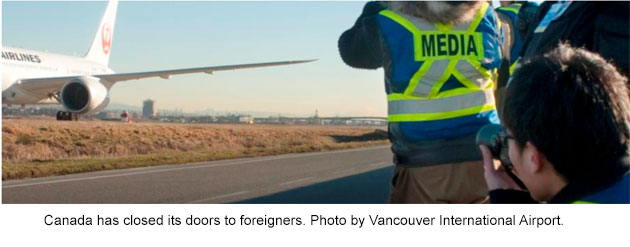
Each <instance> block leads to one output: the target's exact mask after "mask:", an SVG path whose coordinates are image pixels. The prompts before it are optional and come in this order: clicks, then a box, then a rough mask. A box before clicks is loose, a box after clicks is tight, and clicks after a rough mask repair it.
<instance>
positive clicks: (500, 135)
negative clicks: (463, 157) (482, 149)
mask: <svg viewBox="0 0 630 247" xmlns="http://www.w3.org/2000/svg"><path fill="white" fill-rule="evenodd" d="M507 140H508V134H507V132H505V130H503V127H501V125H498V124H487V125H484V126H483V127H481V129H479V132H477V137H476V142H477V146H479V145H485V146H487V147H488V148H489V149H490V152H491V153H492V157H493V158H495V159H498V160H500V161H501V164H502V165H504V166H505V168H507V169H508V170H509V169H511V168H512V162H511V161H510V157H509V154H508V143H507Z"/></svg>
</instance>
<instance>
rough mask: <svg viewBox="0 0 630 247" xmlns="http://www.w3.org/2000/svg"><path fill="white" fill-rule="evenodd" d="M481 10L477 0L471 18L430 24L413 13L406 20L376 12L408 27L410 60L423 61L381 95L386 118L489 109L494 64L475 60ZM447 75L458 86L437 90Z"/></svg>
mask: <svg viewBox="0 0 630 247" xmlns="http://www.w3.org/2000/svg"><path fill="white" fill-rule="evenodd" d="M487 10H488V4H487V3H483V5H482V7H481V8H480V9H479V11H478V12H477V14H476V16H475V18H474V19H473V20H472V21H471V22H467V23H462V24H458V25H445V24H433V23H429V22H427V21H424V20H422V19H419V18H413V20H414V21H409V20H408V19H407V18H405V17H403V16H404V14H397V13H395V12H393V11H391V10H383V11H381V12H380V13H379V14H380V15H382V16H384V17H387V18H389V19H391V20H392V21H394V22H396V23H398V24H400V25H401V26H402V27H404V28H405V29H406V30H408V31H409V32H411V34H412V36H413V43H414V59H415V61H422V62H423V63H422V65H421V66H420V68H419V69H418V70H417V71H416V72H415V73H414V74H413V76H412V77H411V79H410V80H409V82H408V86H407V87H406V89H405V90H404V92H402V93H401V92H393V91H392V92H390V93H389V94H388V95H387V100H388V120H389V121H390V122H412V121H432V120H441V119H450V118H457V117H462V116H467V115H473V114H478V113H481V112H486V111H491V110H495V108H496V107H495V100H494V95H493V88H494V85H495V83H494V78H496V68H495V69H493V70H488V69H486V68H484V67H483V66H482V65H481V61H482V60H483V59H484V44H483V41H484V40H483V36H482V33H481V32H478V31H476V30H477V27H478V26H479V24H480V22H481V21H482V19H484V18H485V16H486V15H487ZM409 19H411V18H409ZM453 77H454V78H456V80H457V81H458V82H459V83H461V84H462V85H463V87H458V88H454V89H450V90H445V91H441V88H442V86H443V85H444V84H445V83H446V81H447V80H449V79H452V78H453Z"/></svg>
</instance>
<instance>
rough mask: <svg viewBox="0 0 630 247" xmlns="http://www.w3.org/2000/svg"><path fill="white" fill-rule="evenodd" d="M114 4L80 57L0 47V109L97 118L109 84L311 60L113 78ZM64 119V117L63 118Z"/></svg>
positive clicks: (104, 15) (177, 70)
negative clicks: (42, 109)
mask: <svg viewBox="0 0 630 247" xmlns="http://www.w3.org/2000/svg"><path fill="white" fill-rule="evenodd" d="M117 6H118V1H116V0H111V1H110V2H109V3H108V4H107V7H106V8H105V12H104V13H103V16H102V18H101V22H100V24H99V26H98V29H97V31H96V34H95V36H94V39H93V40H92V44H91V46H90V48H89V49H88V51H87V53H86V54H85V56H84V57H74V56H67V55H61V54H53V53H49V52H42V51H35V50H29V49H22V48H15V47H7V46H3V47H2V67H0V68H1V69H2V103H3V104H5V105H37V104H61V105H62V106H63V108H64V109H65V110H66V111H63V112H62V111H60V112H58V114H57V119H58V120H69V119H75V120H76V119H77V118H74V117H73V116H78V115H82V114H86V115H90V114H94V113H97V112H99V111H100V110H102V109H104V108H105V107H106V106H107V104H109V92H110V89H111V87H112V86H113V85H114V83H117V82H120V81H129V80H138V79H142V78H150V77H160V78H164V79H168V78H170V76H171V75H180V74H191V73H206V74H212V73H213V72H214V71H223V70H234V69H247V68H257V67H267V66H278V65H289V64H298V63H307V62H312V61H314V60H302V61H282V62H269V63H257V64H237V65H224V66H204V67H197V68H184V69H171V70H158V71H145V72H132V73H120V74H116V73H114V71H113V70H111V69H110V68H109V66H108V64H109V57H110V55H111V48H112V39H113V33H114V23H115V20H116V10H117ZM68 116H69V117H68Z"/></svg>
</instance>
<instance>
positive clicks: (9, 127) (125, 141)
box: [2, 119, 388, 180]
mask: <svg viewBox="0 0 630 247" xmlns="http://www.w3.org/2000/svg"><path fill="white" fill-rule="evenodd" d="M386 143H388V140H387V133H386V131H384V129H383V128H374V127H372V128H368V127H345V126H343V127H333V126H287V125H238V124H229V125H228V124H169V123H134V124H126V123H120V122H105V121H89V120H86V121H79V122H64V121H54V120H42V119H4V120H3V121H2V179H3V180H6V179H17V178H27V177H43V176H51V175H62V174H71V173H79V172H88V171H98V170H108V169H118V168H130V167H141V166H152V165H164V164H181V163H190V162H200V161H211V160H220V159H232V158H241V157H255V156H264V155H275V154H286V153H301V152H313V151H323V150H335V149H345V148H355V147H363V146H371V145H378V144H386Z"/></svg>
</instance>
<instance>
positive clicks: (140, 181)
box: [2, 146, 393, 203]
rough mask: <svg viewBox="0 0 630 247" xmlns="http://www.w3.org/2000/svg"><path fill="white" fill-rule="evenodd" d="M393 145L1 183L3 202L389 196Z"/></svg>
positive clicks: (371, 199)
mask: <svg viewBox="0 0 630 247" xmlns="http://www.w3.org/2000/svg"><path fill="white" fill-rule="evenodd" d="M391 156H392V154H391V151H390V149H389V146H377V147H369V148H360V149H350V150H341V151H328V152H316V153H305V154H288V155H280V156H267V157H260V158H245V159H235V160H223V161H214V162H202V163H193V164H185V165H168V166H156V167H146V168H134V169H124V170H112V171H102V172H91V173H83V174H75V175H66V176H56V177H47V178H37V179H23V180H10V181H3V182H2V202H3V203H232V202H240V203H384V202H385V201H386V199H387V193H388V191H389V187H388V185H389V179H390V177H391V173H392V171H393V165H392V162H391Z"/></svg>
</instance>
